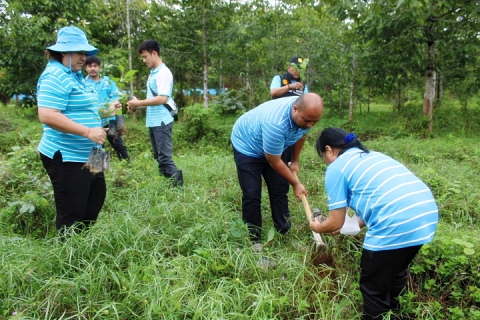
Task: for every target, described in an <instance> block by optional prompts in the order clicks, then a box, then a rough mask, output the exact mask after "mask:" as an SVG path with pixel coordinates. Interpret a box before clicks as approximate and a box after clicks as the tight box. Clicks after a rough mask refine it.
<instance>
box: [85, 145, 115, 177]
mask: <svg viewBox="0 0 480 320" xmlns="http://www.w3.org/2000/svg"><path fill="white" fill-rule="evenodd" d="M84 167H85V168H87V169H88V170H89V171H90V172H91V173H93V174H96V173H99V172H103V171H107V170H108V169H109V168H110V152H109V151H102V150H100V149H99V148H97V147H93V148H92V150H91V151H90V155H89V156H88V161H87V163H85V166H84Z"/></svg>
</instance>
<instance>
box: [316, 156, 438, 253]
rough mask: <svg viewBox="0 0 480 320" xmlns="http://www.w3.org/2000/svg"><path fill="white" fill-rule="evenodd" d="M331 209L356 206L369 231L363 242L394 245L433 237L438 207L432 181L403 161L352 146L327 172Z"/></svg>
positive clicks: (384, 246) (378, 246)
mask: <svg viewBox="0 0 480 320" xmlns="http://www.w3.org/2000/svg"><path fill="white" fill-rule="evenodd" d="M325 186H326V189H327V194H328V209H329V210H334V209H338V208H343V207H347V206H348V207H350V208H352V209H353V210H354V211H355V212H356V213H357V214H358V216H359V217H360V219H362V221H364V222H365V224H366V225H367V227H368V231H367V233H366V235H365V240H364V243H363V247H364V248H365V249H368V250H372V251H382V250H392V249H399V248H405V247H410V246H416V245H421V244H424V243H427V242H430V241H431V240H432V238H433V235H434V233H435V229H436V228H437V223H438V207H437V204H436V203H435V199H434V198H433V194H432V192H431V191H430V189H429V188H428V186H427V185H426V184H425V183H423V182H422V181H421V180H420V179H418V178H417V177H416V176H415V175H414V174H413V173H412V172H411V171H410V170H408V169H407V168H406V167H405V166H404V165H403V164H401V163H400V162H398V161H396V160H394V159H392V158H390V157H388V156H386V155H384V154H382V153H379V152H374V151H371V152H369V153H365V152H363V151H362V150H360V149H358V148H352V149H349V150H347V151H345V153H343V154H342V155H341V156H339V157H338V158H337V159H336V160H335V161H334V162H332V163H331V164H330V165H329V166H328V168H327V171H326V174H325Z"/></svg>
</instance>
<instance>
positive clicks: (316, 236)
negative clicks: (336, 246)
mask: <svg viewBox="0 0 480 320" xmlns="http://www.w3.org/2000/svg"><path fill="white" fill-rule="evenodd" d="M293 175H294V176H295V178H297V180H298V177H297V174H296V173H295V172H293ZM301 198H302V203H303V208H305V215H306V216H307V220H308V223H309V224H310V223H312V211H311V210H310V205H309V204H308V200H307V197H306V196H305V194H302V196H301ZM312 234H313V239H315V243H316V244H317V250H318V248H319V247H322V246H323V247H325V243H324V242H323V239H322V236H321V235H320V233H317V232H315V231H313V230H312Z"/></svg>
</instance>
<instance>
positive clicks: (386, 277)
mask: <svg viewBox="0 0 480 320" xmlns="http://www.w3.org/2000/svg"><path fill="white" fill-rule="evenodd" d="M316 149H317V152H318V154H319V156H320V157H322V158H323V160H324V161H325V163H326V164H327V165H328V167H327V171H326V173H325V187H326V191H327V194H328V209H329V216H328V218H327V219H326V220H325V221H324V222H321V223H320V222H318V221H315V222H312V223H311V224H310V228H311V229H312V230H313V231H316V232H319V233H334V234H335V233H338V230H339V229H340V228H341V227H342V226H343V224H344V221H345V215H346V208H347V207H350V208H351V209H352V210H354V211H355V212H356V214H357V215H358V222H359V226H360V227H364V226H367V228H368V231H367V232H366V234H365V240H364V243H363V251H362V257H361V262H360V267H361V276H360V291H361V292H362V296H363V318H362V319H364V320H365V319H382V315H384V314H385V313H387V312H389V311H393V312H395V311H398V310H399V308H400V306H399V304H398V299H397V298H398V296H399V295H400V293H401V292H402V291H403V289H404V288H405V286H406V282H407V270H408V265H409V264H410V262H411V261H412V259H413V258H414V257H415V255H416V254H417V253H418V251H419V250H420V248H421V246H422V245H423V244H425V243H428V242H430V241H432V238H433V235H434V233H435V230H436V228H437V224H438V207H437V204H436V203H435V199H434V197H433V195H432V192H431V191H430V189H429V188H428V186H427V185H425V183H423V182H422V181H421V180H420V179H418V178H417V177H416V176H415V175H414V174H413V173H412V172H411V171H410V170H408V169H407V168H406V167H405V166H404V165H403V164H401V163H399V162H398V161H396V160H394V159H392V158H390V157H388V156H386V155H384V154H382V153H380V152H374V151H369V150H368V149H367V148H365V147H364V146H363V145H362V143H361V142H360V141H359V140H358V139H357V137H356V136H355V134H353V133H349V134H347V133H346V132H345V131H344V130H342V129H340V128H327V129H325V130H324V131H323V132H322V133H321V134H320V136H319V138H318V140H317V143H316Z"/></svg>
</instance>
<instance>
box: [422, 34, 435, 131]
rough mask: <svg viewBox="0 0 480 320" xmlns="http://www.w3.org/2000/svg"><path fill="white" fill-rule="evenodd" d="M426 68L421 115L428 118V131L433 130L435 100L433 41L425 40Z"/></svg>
mask: <svg viewBox="0 0 480 320" xmlns="http://www.w3.org/2000/svg"><path fill="white" fill-rule="evenodd" d="M427 44H428V50H427V68H426V71H425V93H424V95H423V116H424V117H427V118H428V131H429V132H432V130H433V104H434V101H435V87H436V85H435V82H436V79H435V77H436V74H435V41H433V40H429V41H428V42H427Z"/></svg>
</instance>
